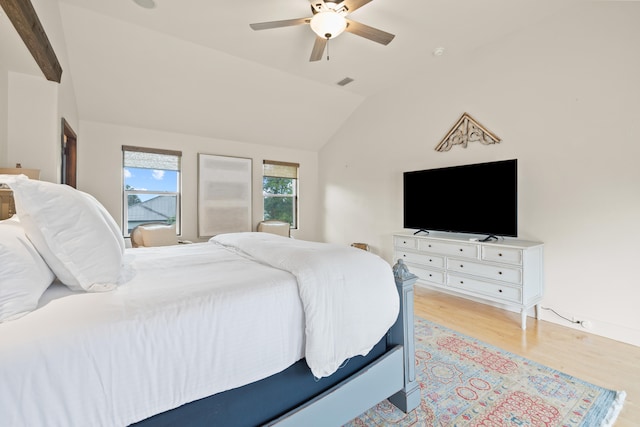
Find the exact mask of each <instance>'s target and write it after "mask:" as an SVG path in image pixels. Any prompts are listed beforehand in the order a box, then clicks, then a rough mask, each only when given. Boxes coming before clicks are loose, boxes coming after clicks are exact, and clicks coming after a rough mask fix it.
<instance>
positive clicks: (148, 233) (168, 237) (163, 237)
mask: <svg viewBox="0 0 640 427" xmlns="http://www.w3.org/2000/svg"><path fill="white" fill-rule="evenodd" d="M138 230H139V232H140V235H141V236H142V244H143V245H144V246H169V245H177V244H178V236H177V235H176V225H175V224H173V225H164V224H150V225H141V226H139V227H138Z"/></svg>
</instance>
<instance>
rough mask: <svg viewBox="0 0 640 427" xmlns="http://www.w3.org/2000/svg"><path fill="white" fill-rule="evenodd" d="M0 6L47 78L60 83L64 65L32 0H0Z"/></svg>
mask: <svg viewBox="0 0 640 427" xmlns="http://www.w3.org/2000/svg"><path fill="white" fill-rule="evenodd" d="M0 6H2V9H4V12H5V13H6V14H7V17H8V18H9V20H10V21H11V23H12V24H13V26H14V27H15V29H16V31H18V34H19V35H20V38H22V41H24V44H25V45H26V46H27V49H29V52H31V55H32V56H33V59H35V61H36V64H38V66H39V67H40V69H41V70H42V73H43V74H44V76H45V77H46V79H47V80H50V81H53V82H57V83H60V78H61V77H62V67H61V66H60V63H59V62H58V58H57V57H56V53H55V52H54V51H53V47H52V46H51V43H49V38H48V37H47V33H46V32H45V31H44V28H43V27H42V24H41V23H40V19H39V18H38V15H37V14H36V11H35V9H34V8H33V5H32V4H31V1H30V0H0Z"/></svg>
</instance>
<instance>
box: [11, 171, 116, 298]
mask: <svg viewBox="0 0 640 427" xmlns="http://www.w3.org/2000/svg"><path fill="white" fill-rule="evenodd" d="M5 182H6V183H7V184H8V185H9V187H11V189H12V190H13V194H14V198H15V202H16V212H17V213H18V215H19V217H20V221H21V222H22V224H23V226H24V230H25V233H26V235H27V237H28V238H29V240H31V242H32V243H33V245H34V246H35V247H36V249H37V250H38V252H40V255H42V258H44V260H45V261H46V262H47V264H48V265H49V267H50V268H51V270H53V272H54V273H55V275H56V276H58V279H60V281H61V282H62V283H64V284H65V285H67V286H68V287H69V288H71V289H72V290H74V291H81V290H85V291H90V292H103V291H109V290H112V289H114V288H115V286H116V282H117V280H118V276H119V274H120V268H121V265H122V255H123V253H124V238H123V237H122V235H121V234H120V230H119V229H118V225H117V224H116V223H115V221H114V219H113V218H112V217H111V215H109V213H108V212H107V210H106V209H105V208H104V207H103V206H102V205H101V204H100V203H99V202H98V201H97V200H96V199H95V198H93V197H92V196H90V195H88V194H87V193H83V192H82V191H78V190H76V189H74V188H72V187H69V186H68V185H62V184H53V183H50V182H45V181H35V180H30V179H28V178H26V177H25V176H24V175H20V176H17V177H14V178H13V179H8V180H5Z"/></svg>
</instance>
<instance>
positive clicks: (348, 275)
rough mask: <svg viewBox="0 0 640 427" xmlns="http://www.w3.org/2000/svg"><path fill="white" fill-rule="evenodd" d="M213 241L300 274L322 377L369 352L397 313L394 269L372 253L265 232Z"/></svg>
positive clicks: (314, 362) (309, 344) (310, 355)
mask: <svg viewBox="0 0 640 427" xmlns="http://www.w3.org/2000/svg"><path fill="white" fill-rule="evenodd" d="M210 241H211V242H213V243H217V244H220V245H223V246H225V247H227V248H229V249H232V250H234V251H236V252H238V253H241V254H246V255H248V256H250V257H251V258H253V259H255V260H257V261H259V262H261V263H264V264H268V265H270V266H272V267H275V268H279V269H282V270H286V271H289V272H290V273H292V274H293V275H294V276H295V277H296V278H297V281H298V291H299V294H300V299H301V300H302V305H303V308H304V314H305V334H306V343H305V357H306V360H307V364H308V365H309V368H311V371H312V372H313V374H314V375H315V376H316V377H318V378H321V377H325V376H328V375H331V374H332V373H334V372H335V371H336V370H337V369H338V368H339V367H340V365H341V364H342V363H343V362H344V361H345V360H346V359H348V358H350V357H353V356H357V355H365V354H367V353H368V352H369V351H370V350H371V348H372V347H373V345H374V344H375V343H376V342H378V341H379V340H380V339H381V338H382V337H383V336H384V334H385V333H386V332H387V330H388V329H389V328H390V327H391V326H392V325H393V323H394V322H395V320H396V318H397V316H398V311H399V297H398V292H397V290H396V287H395V281H394V278H393V273H392V270H391V267H390V266H389V264H388V263H387V262H386V261H384V260H383V259H382V258H380V257H378V256H377V255H374V254H372V253H370V252H366V251H363V250H360V249H355V248H352V247H349V246H342V245H333V244H327V243H317V242H309V241H303V240H295V239H289V238H286V237H281V236H277V235H273V234H267V233H233V234H222V235H218V236H216V237H213V238H211V239H210Z"/></svg>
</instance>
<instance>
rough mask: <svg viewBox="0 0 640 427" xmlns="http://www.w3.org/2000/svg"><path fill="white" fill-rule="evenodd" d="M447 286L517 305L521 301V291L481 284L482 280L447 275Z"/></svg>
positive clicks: (508, 287)
mask: <svg viewBox="0 0 640 427" xmlns="http://www.w3.org/2000/svg"><path fill="white" fill-rule="evenodd" d="M447 285H449V286H451V287H452V288H458V289H464V290H466V291H470V292H473V293H477V294H480V295H485V296H488V297H491V298H493V299H498V300H503V301H506V302H515V303H518V304H519V303H521V301H522V289H520V288H512V287H510V286H502V285H497V284H495V283H488V282H483V281H482V280H477V279H470V278H468V277H464V276H458V275H456V274H447Z"/></svg>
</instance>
